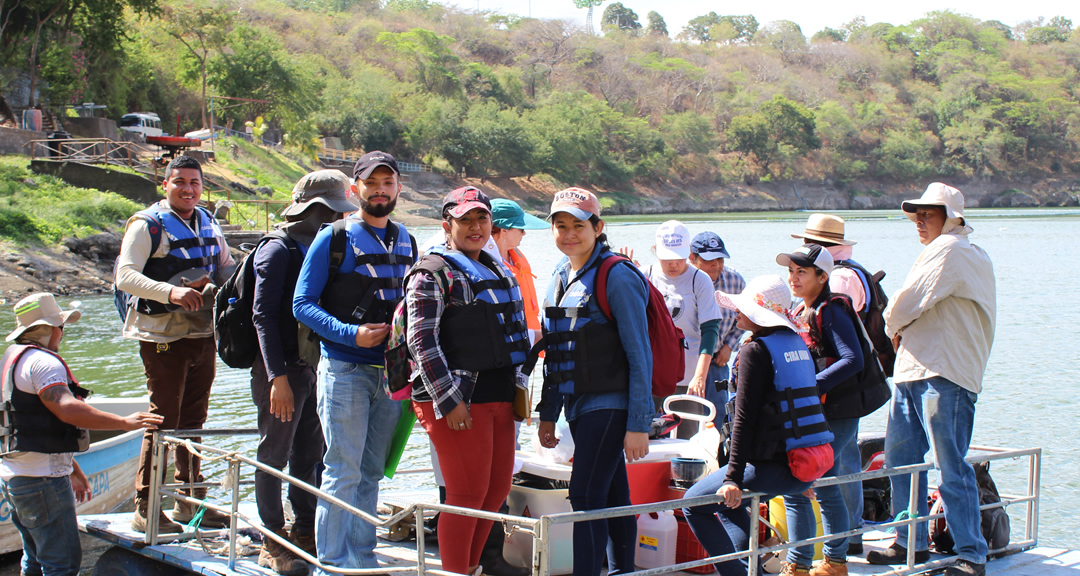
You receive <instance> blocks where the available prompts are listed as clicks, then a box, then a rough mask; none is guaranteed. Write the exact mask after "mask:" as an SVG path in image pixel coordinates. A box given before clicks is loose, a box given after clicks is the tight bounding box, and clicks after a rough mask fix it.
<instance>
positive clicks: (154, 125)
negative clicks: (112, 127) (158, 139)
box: [120, 112, 163, 138]
mask: <svg viewBox="0 0 1080 576" xmlns="http://www.w3.org/2000/svg"><path fill="white" fill-rule="evenodd" d="M120 129H121V130H126V131H128V132H135V133H137V134H142V135H143V137H144V138H145V137H147V136H161V135H162V134H163V132H162V131H161V118H158V115H157V114H155V113H153V112H132V113H131V114H124V115H123V116H121V117H120Z"/></svg>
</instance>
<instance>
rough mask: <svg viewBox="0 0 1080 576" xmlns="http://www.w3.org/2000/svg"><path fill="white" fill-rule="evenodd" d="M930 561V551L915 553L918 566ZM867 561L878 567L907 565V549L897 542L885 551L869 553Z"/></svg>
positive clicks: (917, 551)
mask: <svg viewBox="0 0 1080 576" xmlns="http://www.w3.org/2000/svg"><path fill="white" fill-rule="evenodd" d="M849 551H850V550H849ZM929 560H930V551H929V550H916V551H915V563H916V564H922V563H923V562H927V561H929ZM866 561H867V562H869V563H870V564H877V565H878V566H889V565H891V564H907V548H904V547H903V546H901V545H899V544H897V543H896V542H893V543H892V544H891V545H890V546H889V547H888V548H886V549H884V550H871V551H869V552H867V553H866Z"/></svg>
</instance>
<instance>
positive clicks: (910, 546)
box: [906, 472, 919, 568]
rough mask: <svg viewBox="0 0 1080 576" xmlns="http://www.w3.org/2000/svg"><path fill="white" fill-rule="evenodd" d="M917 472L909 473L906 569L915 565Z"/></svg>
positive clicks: (917, 512) (917, 510)
mask: <svg viewBox="0 0 1080 576" xmlns="http://www.w3.org/2000/svg"><path fill="white" fill-rule="evenodd" d="M918 494H919V472H912V473H911V490H909V491H908V509H907V512H908V517H907V520H906V522H907V523H908V524H907V529H908V534H907V567H908V568H911V567H912V566H914V565H915V532H916V531H917V525H916V524H915V522H913V520H914V519H916V518H917V517H918V515H919V504H918Z"/></svg>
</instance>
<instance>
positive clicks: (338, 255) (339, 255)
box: [326, 218, 349, 284]
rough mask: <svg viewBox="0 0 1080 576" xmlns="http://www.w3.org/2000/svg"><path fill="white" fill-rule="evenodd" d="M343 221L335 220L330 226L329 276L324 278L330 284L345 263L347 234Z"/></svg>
mask: <svg viewBox="0 0 1080 576" xmlns="http://www.w3.org/2000/svg"><path fill="white" fill-rule="evenodd" d="M345 224H346V222H345V219H344V218H342V219H340V220H335V221H334V223H333V224H331V225H330V274H329V275H328V276H327V277H326V283H327V284H330V283H331V282H333V281H334V277H335V276H337V273H338V270H340V269H341V265H342V264H343V263H344V262H345V247H346V245H347V244H348V241H349V235H348V232H346V230H345Z"/></svg>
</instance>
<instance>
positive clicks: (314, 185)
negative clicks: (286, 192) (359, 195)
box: [281, 170, 357, 220]
mask: <svg viewBox="0 0 1080 576" xmlns="http://www.w3.org/2000/svg"><path fill="white" fill-rule="evenodd" d="M349 185H350V182H349V179H348V178H347V177H346V176H345V175H344V174H342V173H341V172H340V171H338V170H316V171H315V172H311V173H308V174H305V175H304V177H303V178H300V180H299V181H297V183H296V186H293V191H292V199H293V203H292V204H290V205H289V206H287V207H286V208H285V209H284V210H282V211H281V215H282V217H284V218H285V219H286V220H300V219H302V218H296V217H297V216H300V214H301V213H303V212H304V210H307V209H308V208H310V207H311V205H312V204H323V205H325V206H327V207H329V208H330V209H331V210H333V211H334V212H341V213H343V214H344V213H346V212H355V211H356V209H357V206H356V204H353V203H352V201H351V200H349V196H348V192H349Z"/></svg>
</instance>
